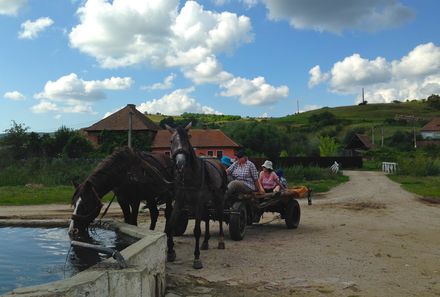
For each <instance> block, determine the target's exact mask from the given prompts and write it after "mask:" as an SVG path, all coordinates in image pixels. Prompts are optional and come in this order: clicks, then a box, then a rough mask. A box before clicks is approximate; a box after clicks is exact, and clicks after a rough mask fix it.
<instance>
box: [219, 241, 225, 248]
mask: <svg viewBox="0 0 440 297" xmlns="http://www.w3.org/2000/svg"><path fill="white" fill-rule="evenodd" d="M218 249H219V250H224V249H225V243H224V242H219V243H218Z"/></svg>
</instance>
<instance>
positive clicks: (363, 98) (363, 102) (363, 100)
mask: <svg viewBox="0 0 440 297" xmlns="http://www.w3.org/2000/svg"><path fill="white" fill-rule="evenodd" d="M362 104H365V94H364V88H362ZM373 143H374V142H373Z"/></svg>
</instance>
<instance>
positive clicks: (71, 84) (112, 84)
mask: <svg viewBox="0 0 440 297" xmlns="http://www.w3.org/2000/svg"><path fill="white" fill-rule="evenodd" d="M132 84H133V80H132V79H131V78H130V77H122V78H121V77H111V78H107V79H104V80H90V81H86V80H83V79H80V78H78V76H77V75H76V74H75V73H71V74H69V75H65V76H62V77H60V78H59V79H58V80H56V81H48V82H47V83H46V85H45V86H44V91H43V92H40V93H38V94H35V95H34V98H36V99H39V100H42V101H43V102H51V101H52V102H58V103H60V104H63V105H65V106H64V107H62V108H58V109H57V110H60V111H63V112H71V113H76V112H92V109H91V104H92V102H94V101H97V100H101V99H105V98H106V94H105V92H104V91H106V90H112V91H118V90H126V89H128V88H130V87H131V85H132ZM40 104H41V103H40ZM43 107H47V104H46V105H44V106H43ZM36 110H40V109H39V108H37V109H36ZM49 110H53V109H49Z"/></svg>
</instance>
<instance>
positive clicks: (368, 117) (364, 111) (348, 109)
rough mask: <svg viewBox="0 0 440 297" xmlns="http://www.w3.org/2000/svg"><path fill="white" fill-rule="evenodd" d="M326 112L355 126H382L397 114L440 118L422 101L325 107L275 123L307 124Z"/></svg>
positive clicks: (283, 118)
mask: <svg viewBox="0 0 440 297" xmlns="http://www.w3.org/2000/svg"><path fill="white" fill-rule="evenodd" d="M324 111H329V112H331V113H333V114H334V115H335V116H336V117H337V118H338V119H342V120H350V121H352V123H353V124H357V123H358V124H359V123H373V124H381V123H382V122H383V121H385V120H386V119H393V118H394V117H395V116H396V115H397V114H399V115H408V116H409V115H414V116H416V117H428V118H433V117H436V116H440V112H439V111H438V110H434V109H432V108H430V107H429V106H428V104H426V103H424V102H421V101H412V102H402V103H383V104H367V105H361V106H359V105H353V106H341V107H334V108H328V107H324V108H321V109H317V110H312V111H308V112H304V113H300V114H295V115H289V116H286V117H282V118H278V119H274V121H275V122H278V123H289V122H293V123H298V124H306V123H307V122H308V118H309V117H310V116H311V115H313V114H319V113H322V112H324Z"/></svg>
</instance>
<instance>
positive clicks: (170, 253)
mask: <svg viewBox="0 0 440 297" xmlns="http://www.w3.org/2000/svg"><path fill="white" fill-rule="evenodd" d="M176 196H177V197H176V198H179V196H178V195H176ZM181 204H182V203H181V199H176V203H175V205H174V208H173V206H172V202H171V201H170V202H169V203H167V212H168V217H169V218H168V219H167V220H166V223H165V233H166V234H167V261H168V262H173V261H174V260H175V259H176V251H175V250H174V241H173V236H174V230H175V225H176V223H177V218H178V217H179V216H180V212H181V211H182V205H181Z"/></svg>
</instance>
